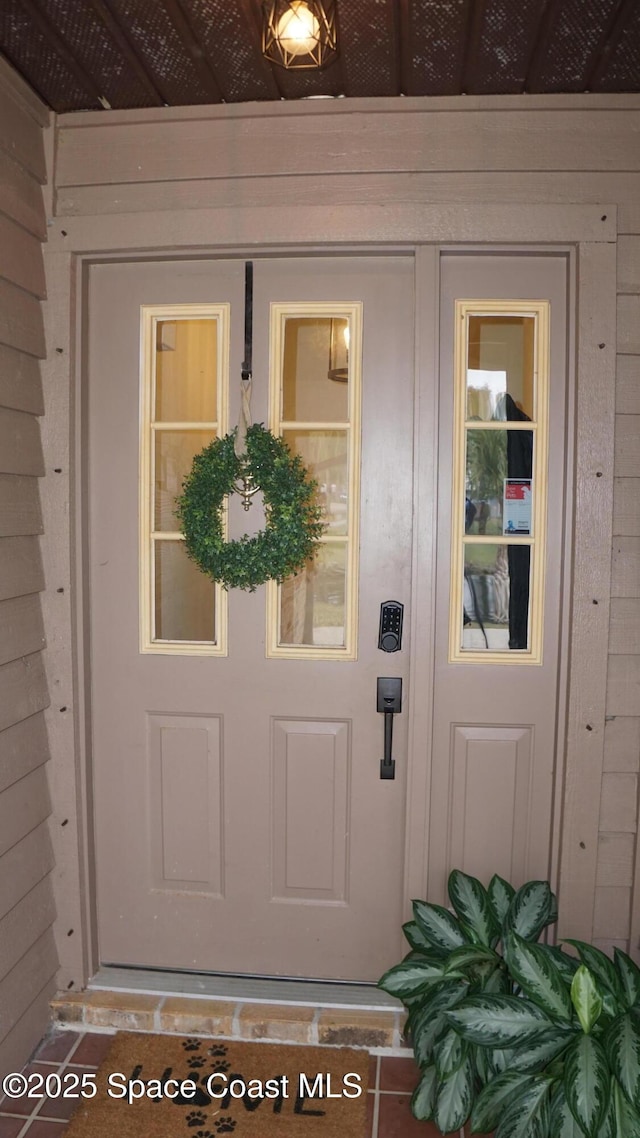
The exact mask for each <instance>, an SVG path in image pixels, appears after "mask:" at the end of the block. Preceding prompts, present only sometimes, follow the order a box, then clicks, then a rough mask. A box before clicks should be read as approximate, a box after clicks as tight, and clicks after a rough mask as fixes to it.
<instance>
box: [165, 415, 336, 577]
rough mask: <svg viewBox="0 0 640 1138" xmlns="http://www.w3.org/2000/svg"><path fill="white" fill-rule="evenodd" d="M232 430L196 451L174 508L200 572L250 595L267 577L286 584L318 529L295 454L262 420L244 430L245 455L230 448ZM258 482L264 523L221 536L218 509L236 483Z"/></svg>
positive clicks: (316, 509)
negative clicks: (234, 537)
mask: <svg viewBox="0 0 640 1138" xmlns="http://www.w3.org/2000/svg"><path fill="white" fill-rule="evenodd" d="M235 439H236V431H234V432H233V433H232V434H230V435H225V436H224V438H221V439H215V440H214V441H213V442H212V443H210V444H209V446H207V447H205V448H204V450H202V451H201V452H200V454H197V455H196V457H195V458H194V460H193V466H192V467H191V472H190V473H189V474H188V475H187V477H186V478H185V480H184V482H183V484H182V494H181V495H180V497H179V498H178V501H177V508H176V513H177V516H178V518H179V519H180V522H181V524H182V529H183V532H184V535H185V545H186V550H187V553H188V555H189V557H190V558H191V560H192V561H195V563H196V565H197V566H198V568H199V569H201V570H202V572H203V573H206V574H207V575H208V576H209V577H212V578H213V580H214V581H219V582H220V584H222V585H223V586H224V588H225V589H247V590H249V592H254V590H255V589H256V587H257V586H258V585H262V584H264V582H265V581H271V580H274V581H284V580H285V578H287V577H290V576H291V575H292V574H293V573H297V572H298V570H300V569H302V567H303V565H304V563H305V562H306V561H307V560H308V559H309V557H311V555H312V554H313V553H314V551H315V548H316V544H317V541H318V538H319V537H320V534H321V533H322V530H323V528H324V526H323V522H322V520H321V517H322V510H321V507H320V506H319V505H318V504H317V502H316V500H315V491H316V483H315V482H313V481H312V480H311V479H310V478H309V475H308V473H307V470H306V468H305V466H304V464H303V463H302V460H301V459H300V457H299V455H297V454H292V453H291V451H290V450H289V447H288V446H287V444H286V443H285V441H284V439H281V438H278V437H277V436H276V435H273V434H272V433H271V431H268V430H266V429H265V427H264V426H263V425H262V424H261V423H254V424H253V426H251V427H248V428H247V431H246V435H245V442H246V454H245V455H242V456H240V457H239V456H238V455H237V454H236V452H235V449H234V444H235ZM243 479H249V480H250V482H251V484H252V485H253V486H256V487H260V489H261V491H262V496H263V500H264V511H265V516H266V526H265V528H264V529H263V530H262V531H261V532H260V533H257V534H254V535H253V536H249V535H248V534H244V535H243V536H242V537H241V538H239V540H237V541H226V540H225V536H224V522H223V506H224V501H225V498H226V496H227V495H228V494H233V493H236V492H238V486H237V483H238V482H239V481H242V480H243Z"/></svg>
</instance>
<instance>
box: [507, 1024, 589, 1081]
mask: <svg viewBox="0 0 640 1138" xmlns="http://www.w3.org/2000/svg"><path fill="white" fill-rule="evenodd" d="M574 1038H575V1032H573V1031H571V1030H569V1029H567V1028H557V1029H554V1031H553V1032H550V1033H549V1034H548V1035H545V1036H544V1038H542V1039H538V1040H536V1041H535V1042H533V1043H529V1044H525V1045H524V1046H523V1047H516V1048H514V1050H513V1051H510V1052H509V1070H511V1071H530V1072H531V1073H532V1074H537V1073H538V1071H542V1070H544V1069H545V1068H546V1067H547V1066H548V1064H549V1063H551V1062H552V1061H553V1060H554V1059H556V1058H557V1057H558V1056H559V1055H561V1054H562V1052H563V1051H565V1050H566V1048H567V1047H568V1046H569V1044H570V1043H571V1040H572V1039H574Z"/></svg>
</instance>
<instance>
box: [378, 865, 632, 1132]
mask: <svg viewBox="0 0 640 1138" xmlns="http://www.w3.org/2000/svg"><path fill="white" fill-rule="evenodd" d="M449 899H450V901H451V906H452V911H450V910H449V909H446V908H444V907H443V906H441V905H434V904H428V903H427V902H425V901H414V903H413V915H414V919H413V921H409V922H408V923H407V924H406V925H405V926H404V933H405V936H406V938H407V940H408V942H409V945H410V946H411V952H409V954H408V955H407V956H406V957H405V959H404V960H403V961H402V962H401V963H400V964H397V965H395V967H393V968H391V969H390V970H389V971H388V972H386V973H385V975H384V976H383V977H382V979H381V980H380V981H379V985H380V987H381V988H383V989H384V991H385V992H389V993H391V994H392V995H394V996H397V997H398V998H399V999H400V1000H402V1002H403V1003H404V1004H405V1005H406V1007H407V1008H408V1011H409V1018H408V1030H409V1032H410V1035H411V1039H412V1042H413V1048H414V1052H415V1057H416V1062H417V1064H418V1066H419V1067H420V1069H421V1079H420V1082H419V1084H418V1086H417V1087H416V1090H415V1092H414V1095H413V1098H412V1102H411V1106H412V1110H413V1113H414V1115H415V1116H416V1118H419V1119H425V1120H427V1119H432V1120H433V1121H434V1122H435V1124H436V1126H437V1127H438V1129H439V1130H440V1131H441V1132H442V1133H443V1134H447V1133H450V1132H451V1131H454V1130H459V1129H460V1128H461V1127H462V1126H464V1125H465V1124H467V1123H468V1124H469V1131H468V1132H469V1133H471V1134H474V1133H482V1134H486V1133H487V1132H490V1131H494V1132H495V1138H640V969H639V968H638V967H637V966H636V965H635V964H634V962H633V961H632V960H631V958H630V957H629V956H627V954H626V953H624V952H621V951H620V950H619V949H617V948H616V949H615V950H614V958H613V960H611V959H610V958H609V957H608V956H606V955H605V953H603V952H600V950H599V949H597V948H595V947H594V946H593V945H590V944H585V943H584V942H582V941H578V940H571V941H568V942H567V943H569V944H571V945H572V947H573V949H574V950H575V953H576V954H577V955H573V954H571V955H569V954H568V953H566V952H564V951H563V950H562V948H559V947H557V946H554V945H549V944H541V943H539V942H538V938H539V937H540V935H541V933H542V932H543V931H544V929H545V928H546V927H547V925H550V924H553V923H554V922H555V921H556V920H557V905H556V899H555V896H554V894H553V893H552V892H551V889H550V887H549V884H548V883H547V882H545V881H529V882H527V884H526V885H523V886H522V888H521V889H518V890H517V891H516V890H515V889H514V888H513V887H512V886H511V885H509V883H508V882H507V881H504V880H503V879H502V878H500V877H498V876H495V877H493V878H492V880H491V882H490V883H489V887H488V888H487V889H485V887H484V886H483V885H482V884H481V883H480V882H479V881H478V880H477V879H476V878H475V877H469V876H468V875H467V874H465V873H462V872H461V871H460V870H454V871H453V873H452V874H451V875H450V877H449Z"/></svg>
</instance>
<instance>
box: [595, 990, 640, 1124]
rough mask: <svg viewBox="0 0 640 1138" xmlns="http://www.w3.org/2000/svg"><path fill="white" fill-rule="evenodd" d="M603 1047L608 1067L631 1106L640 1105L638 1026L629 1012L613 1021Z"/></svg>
mask: <svg viewBox="0 0 640 1138" xmlns="http://www.w3.org/2000/svg"><path fill="white" fill-rule="evenodd" d="M603 1045H604V1049H605V1052H606V1056H607V1059H608V1060H609V1066H610V1067H611V1070H612V1071H613V1073H614V1075H615V1077H616V1079H617V1080H618V1082H619V1083H620V1086H621V1087H622V1089H623V1091H624V1093H625V1094H626V1096H627V1098H628V1099H629V1102H630V1103H631V1104H632V1105H636V1106H637V1105H638V1104H640V1024H639V1023H638V1021H637V1020H636V1018H635V1017H634V1016H632V1015H631V1014H630V1013H629V1012H627V1014H626V1015H623V1016H619V1017H618V1019H616V1020H614V1022H613V1023H612V1024H611V1027H610V1028H609V1029H608V1031H607V1033H606V1035H605V1037H604V1039H603Z"/></svg>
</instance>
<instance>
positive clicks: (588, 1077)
mask: <svg viewBox="0 0 640 1138" xmlns="http://www.w3.org/2000/svg"><path fill="white" fill-rule="evenodd" d="M609 1079H610V1075H609V1068H608V1066H607V1058H606V1055H605V1053H604V1048H603V1047H602V1045H601V1044H600V1043H598V1040H597V1039H594V1038H593V1036H592V1035H579V1036H578V1037H577V1038H576V1040H575V1042H574V1043H572V1045H571V1047H570V1049H569V1051H568V1052H567V1057H566V1060H565V1068H564V1092H565V1094H566V1096H567V1102H568V1103H569V1108H570V1110H571V1113H572V1115H573V1117H574V1118H575V1120H576V1122H578V1123H579V1125H580V1126H581V1127H582V1129H583V1130H584V1132H585V1134H587V1135H588V1138H597V1135H598V1130H599V1128H600V1126H601V1125H602V1122H603V1120H604V1117H605V1113H606V1110H607V1103H608V1099H609Z"/></svg>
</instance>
